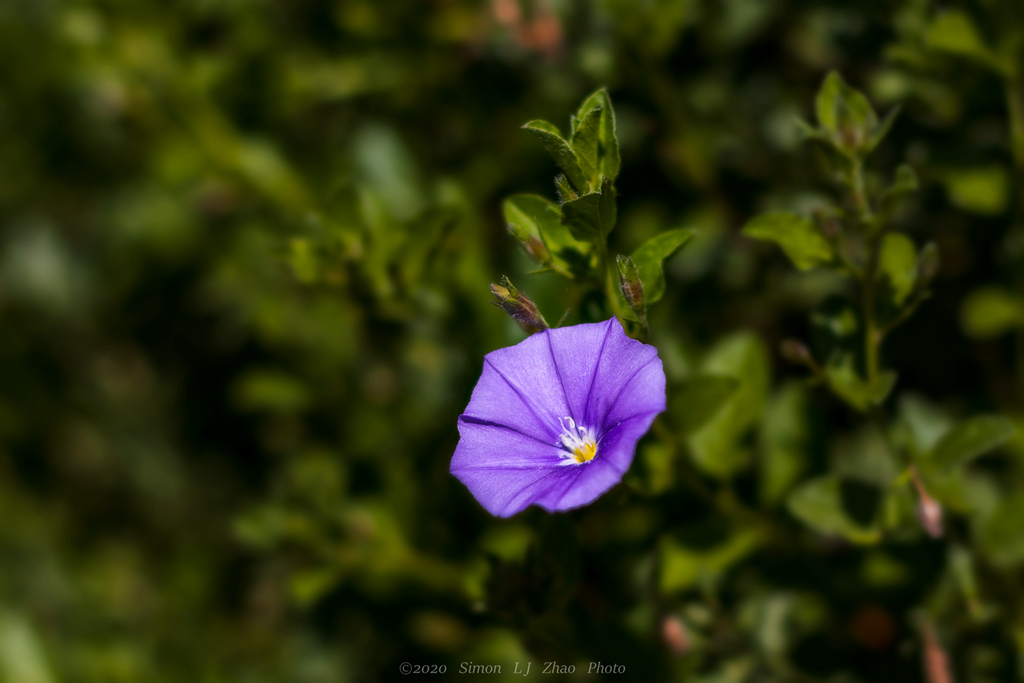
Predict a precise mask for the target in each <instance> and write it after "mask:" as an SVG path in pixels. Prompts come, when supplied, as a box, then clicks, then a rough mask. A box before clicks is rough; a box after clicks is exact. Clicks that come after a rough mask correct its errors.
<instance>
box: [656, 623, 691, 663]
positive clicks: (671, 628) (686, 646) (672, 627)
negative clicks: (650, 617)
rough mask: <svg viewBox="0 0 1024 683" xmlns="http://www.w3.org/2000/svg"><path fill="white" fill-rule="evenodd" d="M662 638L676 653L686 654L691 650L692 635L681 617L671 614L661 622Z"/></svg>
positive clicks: (673, 652)
mask: <svg viewBox="0 0 1024 683" xmlns="http://www.w3.org/2000/svg"><path fill="white" fill-rule="evenodd" d="M661 639H662V640H664V641H665V645H666V646H668V649H669V650H670V651H671V652H672V654H674V655H684V654H686V653H687V652H689V651H690V635H689V633H687V631H686V624H684V623H683V620H682V619H680V618H679V617H676V616H672V615H669V616H667V617H665V618H664V619H663V620H662V622H661Z"/></svg>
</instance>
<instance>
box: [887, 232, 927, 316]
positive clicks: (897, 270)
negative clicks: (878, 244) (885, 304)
mask: <svg viewBox="0 0 1024 683" xmlns="http://www.w3.org/2000/svg"><path fill="white" fill-rule="evenodd" d="M878 267H879V270H880V271H881V274H882V275H883V276H884V277H885V278H886V279H887V280H888V281H889V284H890V286H891V287H892V301H893V303H894V304H896V305H897V306H902V305H903V302H904V301H906V300H907V297H908V296H909V295H910V292H912V291H913V289H914V283H915V282H916V281H917V253H916V252H915V250H914V243H913V242H911V241H910V238H909V237H907V236H906V235H904V234H902V233H898V232H890V233H888V234H886V235H885V237H883V238H882V249H881V253H880V254H879V261H878Z"/></svg>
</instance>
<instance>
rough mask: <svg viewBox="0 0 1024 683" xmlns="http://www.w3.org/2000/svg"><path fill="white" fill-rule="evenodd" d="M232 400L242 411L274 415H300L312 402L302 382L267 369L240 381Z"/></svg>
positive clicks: (234, 389)
mask: <svg viewBox="0 0 1024 683" xmlns="http://www.w3.org/2000/svg"><path fill="white" fill-rule="evenodd" d="M232 398H233V399H234V402H235V404H236V405H237V406H238V407H239V408H241V409H242V410H251V411H267V412H275V413H299V412H302V411H303V410H305V409H306V408H307V407H309V405H310V403H311V402H312V400H311V399H312V397H311V396H310V392H309V389H308V388H307V386H306V385H305V384H304V383H303V382H302V380H300V379H299V378H297V377H295V376H294V375H290V374H288V373H286V372H281V371H280V370H273V369H269V368H255V369H252V370H249V371H248V372H246V373H245V374H244V375H242V376H241V377H239V378H238V380H237V381H236V382H235V384H234V386H233V387H232Z"/></svg>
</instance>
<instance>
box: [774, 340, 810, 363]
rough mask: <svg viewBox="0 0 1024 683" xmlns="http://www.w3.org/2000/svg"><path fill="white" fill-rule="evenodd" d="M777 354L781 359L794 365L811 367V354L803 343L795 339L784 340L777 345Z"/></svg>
mask: <svg viewBox="0 0 1024 683" xmlns="http://www.w3.org/2000/svg"><path fill="white" fill-rule="evenodd" d="M779 353H781V354H782V357H783V358H785V359H786V360H788V361H789V362H790V363H793V364H795V365H812V364H813V363H814V358H812V357H811V352H810V351H809V350H808V349H807V347H806V346H804V344H803V342H800V341H797V340H796V339H784V340H783V341H782V343H781V344H780V345H779Z"/></svg>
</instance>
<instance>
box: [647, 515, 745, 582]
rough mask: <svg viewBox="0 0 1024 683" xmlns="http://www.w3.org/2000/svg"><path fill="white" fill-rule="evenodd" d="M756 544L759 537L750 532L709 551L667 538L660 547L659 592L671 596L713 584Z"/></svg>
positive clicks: (733, 536)
mask: <svg viewBox="0 0 1024 683" xmlns="http://www.w3.org/2000/svg"><path fill="white" fill-rule="evenodd" d="M760 543H761V534H760V532H758V531H757V530H754V529H746V530H743V531H738V532H736V533H735V534H733V535H732V536H730V537H729V538H728V539H727V540H726V541H725V542H724V543H722V544H721V545H718V546H715V547H713V548H711V549H710V550H696V549H693V548H688V547H686V546H683V545H681V544H679V543H676V542H675V541H672V540H671V539H668V540H666V541H665V542H664V543H663V544H662V546H661V562H660V566H661V575H660V577H659V580H658V584H659V587H660V588H661V591H662V593H665V594H674V593H680V592H682V591H684V590H686V589H687V588H691V587H692V586H695V585H701V584H707V583H709V582H714V581H715V580H717V579H718V578H720V577H721V576H722V575H723V574H724V573H725V572H726V571H728V570H729V568H730V567H732V566H734V565H735V564H737V563H738V562H740V561H741V560H743V558H745V557H747V556H748V555H750V554H751V553H752V552H753V551H754V550H756V549H757V546H758V545H760Z"/></svg>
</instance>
